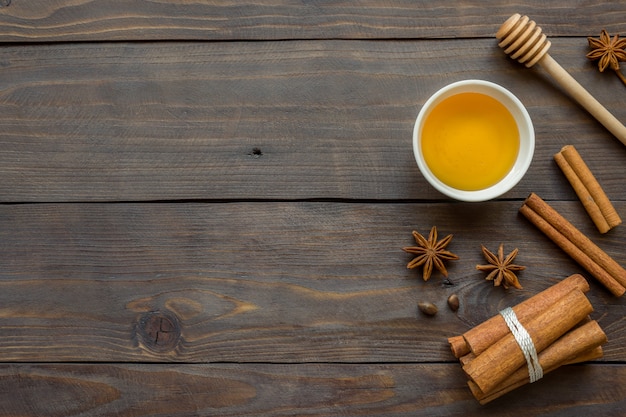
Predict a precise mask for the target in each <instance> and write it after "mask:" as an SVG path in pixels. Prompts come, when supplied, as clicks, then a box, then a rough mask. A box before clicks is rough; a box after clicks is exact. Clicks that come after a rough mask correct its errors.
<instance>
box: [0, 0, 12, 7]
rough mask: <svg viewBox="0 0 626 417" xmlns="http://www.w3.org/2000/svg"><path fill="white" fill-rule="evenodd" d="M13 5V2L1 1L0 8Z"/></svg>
mask: <svg viewBox="0 0 626 417" xmlns="http://www.w3.org/2000/svg"><path fill="white" fill-rule="evenodd" d="M10 5H11V0H0V7H9V6H10Z"/></svg>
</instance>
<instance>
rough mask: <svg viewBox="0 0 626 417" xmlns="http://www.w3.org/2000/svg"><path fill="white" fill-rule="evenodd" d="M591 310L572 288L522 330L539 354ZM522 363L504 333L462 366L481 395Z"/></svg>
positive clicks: (512, 339)
mask: <svg viewBox="0 0 626 417" xmlns="http://www.w3.org/2000/svg"><path fill="white" fill-rule="evenodd" d="M592 311H593V307H592V306H591V303H590V302H589V300H588V299H587V297H585V294H583V293H582V291H580V290H578V289H574V290H573V291H570V292H569V293H568V294H566V295H565V296H564V297H562V298H561V299H559V300H558V301H557V302H556V303H555V304H554V305H553V306H551V307H550V308H549V309H547V310H546V311H544V312H543V313H542V314H540V315H539V316H537V317H534V318H533V319H531V320H530V321H529V322H528V323H527V324H526V325H525V326H524V327H525V328H526V331H527V332H528V334H529V335H530V337H531V339H532V341H533V344H534V345H535V350H536V351H537V353H540V352H542V351H543V350H544V349H545V348H546V347H548V346H549V345H550V344H552V343H553V342H554V341H555V340H557V339H558V338H559V337H561V336H562V335H563V334H565V333H566V332H567V331H569V330H570V329H571V328H572V327H574V326H575V325H576V324H577V323H579V322H580V321H581V320H583V319H584V318H585V317H586V316H587V315H588V314H589V313H591V312H592ZM524 364H526V359H525V357H524V354H523V352H522V350H521V348H520V347H519V345H518V344H517V341H516V340H515V337H514V336H513V334H507V335H506V336H505V337H503V338H502V339H500V340H499V341H497V342H496V343H494V344H493V345H491V346H490V347H489V348H488V349H487V350H485V351H484V352H483V353H481V354H480V355H478V356H477V357H476V358H475V359H474V360H472V361H471V362H469V363H468V364H467V365H465V366H464V367H463V370H464V371H465V373H466V374H467V375H468V377H469V378H470V379H471V380H472V381H473V382H474V383H475V384H476V385H477V386H478V388H479V389H480V390H481V391H482V392H490V391H492V390H493V389H494V388H496V387H497V386H499V385H500V384H501V383H502V382H503V381H504V380H506V378H508V377H509V376H510V375H511V374H512V373H513V372H515V371H516V370H517V369H518V368H519V367H520V366H522V365H524Z"/></svg>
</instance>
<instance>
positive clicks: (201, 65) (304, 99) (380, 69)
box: [0, 38, 626, 202]
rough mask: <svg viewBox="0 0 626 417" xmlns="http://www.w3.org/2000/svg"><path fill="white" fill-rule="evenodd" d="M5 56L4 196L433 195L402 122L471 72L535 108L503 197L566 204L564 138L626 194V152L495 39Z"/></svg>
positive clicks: (570, 58) (13, 51)
mask: <svg viewBox="0 0 626 417" xmlns="http://www.w3.org/2000/svg"><path fill="white" fill-rule="evenodd" d="M552 49H553V51H554V52H553V55H554V56H555V58H556V59H558V60H559V61H560V62H561V64H562V65H564V66H565V67H566V68H567V69H568V70H569V71H571V72H572V74H573V75H574V76H575V77H576V78H578V79H579V81H580V82H581V83H582V84H583V85H585V86H587V87H588V88H589V89H590V90H591V91H593V93H594V95H596V97H597V98H598V100H600V102H602V103H603V104H604V105H605V106H606V107H607V108H608V109H609V110H610V111H612V112H613V113H614V114H615V116H616V117H618V118H619V119H621V120H626V106H624V95H623V94H615V91H616V89H622V88H623V86H622V85H621V84H620V81H619V80H618V79H617V77H615V76H614V75H612V74H601V73H599V72H598V71H597V69H596V68H595V66H594V65H593V64H591V63H589V62H587V60H586V58H585V57H584V54H585V52H586V51H587V46H586V40H584V39H580V38H574V39H557V40H555V41H554V45H553V47H552ZM433 51H437V52H436V53H433ZM459 56H463V57H464V59H462V60H460V59H459ZM2 66H3V68H2V77H0V149H1V150H2V152H0V176H1V177H2V181H1V182H0V201H2V202H51V201H61V202H70V201H78V202H80V201H140V200H178V199H205V200H209V199H210V200H216V199H217V200H220V199H278V200H287V199H302V198H307V199H309V198H323V199H326V198H332V199H367V200H374V199H375V200H378V199H383V200H386V199H388V200H400V199H427V200H433V199H441V198H442V195H441V194H439V193H438V192H436V191H435V190H434V189H432V187H430V186H428V185H427V183H426V182H425V180H424V179H423V177H422V176H421V174H420V173H419V170H418V169H417V165H416V163H415V160H414V157H413V151H412V142H411V141H412V138H411V137H412V130H413V124H414V121H415V117H416V116H417V113H418V111H419V109H420V107H421V105H422V104H423V103H424V102H425V101H426V100H427V98H428V97H429V96H430V95H431V94H432V93H434V92H435V91H436V90H437V89H438V88H440V87H442V86H444V85H446V84H448V83H450V82H453V81H457V80H459V79H467V78H481V79H487V80H490V81H494V82H497V83H499V84H501V85H503V86H505V87H507V88H509V89H510V90H511V91H512V92H513V93H514V94H516V95H517V96H518V97H519V98H520V100H521V101H522V102H523V103H524V104H525V105H526V106H527V108H528V110H529V112H530V114H531V117H532V118H533V122H534V125H535V131H536V136H537V149H536V153H535V158H534V161H533V164H532V166H531V169H530V172H529V173H528V175H527V176H526V177H525V178H524V179H523V180H522V182H521V183H520V184H518V186H517V187H516V188H515V189H514V190H513V191H511V192H510V193H508V194H507V195H506V196H505V198H516V199H522V198H525V197H526V196H527V195H528V193H529V192H531V191H534V192H536V193H538V194H540V195H542V196H543V198H545V199H575V198H576V196H575V194H574V192H573V190H572V189H571V187H570V186H569V184H568V183H567V181H566V180H565V178H564V176H563V175H562V173H561V172H560V170H559V169H558V167H557V166H556V164H555V163H554V161H553V160H552V156H553V155H554V153H556V152H557V151H559V150H560V148H561V147H562V146H563V145H566V144H572V145H575V146H576V148H577V149H579V151H580V153H581V154H582V155H583V158H584V159H585V161H586V162H587V164H588V165H589V167H590V169H591V170H592V171H593V172H594V174H595V175H596V176H597V178H598V180H599V181H600V183H601V184H602V186H603V187H605V191H606V192H607V194H608V195H609V198H611V199H616V200H625V199H626V188H625V187H624V186H623V173H624V157H625V156H626V147H624V146H623V145H622V144H621V143H620V142H619V141H618V140H617V139H615V138H614V137H612V136H611V134H610V133H608V132H607V131H606V130H605V129H604V128H603V127H602V126H601V125H600V124H599V123H598V122H597V121H595V120H594V119H593V118H592V117H591V116H590V115H588V114H587V113H586V112H585V111H584V110H583V109H582V108H580V107H579V106H578V105H577V104H576V103H574V102H573V101H572V100H571V99H570V98H569V97H567V96H566V95H565V94H564V93H563V92H562V91H561V90H560V89H559V88H558V87H557V86H556V85H555V83H554V82H552V81H551V80H550V79H549V78H548V77H547V75H546V74H543V73H542V72H541V71H540V70H535V69H530V70H529V69H525V68H523V67H522V66H520V65H518V64H516V63H515V62H513V61H512V60H510V59H509V58H507V57H506V56H505V55H504V53H503V52H502V51H501V50H500V49H499V48H498V47H497V46H496V45H495V41H494V40H457V41H454V42H449V41H406V42H398V41H389V42H386V41H384V42H383V41H293V42H261V43H258V42H255V43H247V42H243V43H240V42H231V43H156V44H145V43H139V44H134V43H104V44H54V45H44V46H24V45H22V46H19V47H18V46H15V47H11V46H8V47H5V48H4V49H3V58H2Z"/></svg>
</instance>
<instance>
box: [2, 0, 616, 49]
mask: <svg viewBox="0 0 626 417" xmlns="http://www.w3.org/2000/svg"><path fill="white" fill-rule="evenodd" d="M503 3H504V4H503ZM7 4H8V5H7ZM518 12H519V13H524V14H528V15H529V16H531V17H532V18H533V19H535V20H536V21H537V22H538V23H539V25H540V26H542V27H543V28H544V30H545V31H546V32H547V33H549V34H551V35H552V36H586V35H595V34H596V32H598V33H599V31H600V29H602V28H606V29H607V30H609V31H610V32H611V33H613V32H615V33H619V31H621V30H623V16H624V13H625V12H626V5H624V3H623V2H621V1H611V2H602V3H600V4H598V3H597V2H596V3H593V2H591V3H590V2H577V4H576V5H575V6H573V5H568V6H567V7H563V6H561V5H559V4H557V3H554V2H547V3H546V2H544V1H539V0H533V1H526V2H524V6H523V7H520V5H518V4H516V3H509V2H501V1H495V0H490V1H482V2H480V7H478V6H477V5H474V4H466V3H459V2H457V1H450V0H446V1H438V2H437V3H436V4H434V3H433V2H430V1H407V0H394V1H384V2H383V1H378V0H368V1H365V2H359V3H358V4H357V3H355V4H351V3H350V2H348V3H346V2H338V1H325V2H284V1H263V2H240V1H234V0H230V1H220V2H190V1H187V0H168V1H165V0H157V1H155V0H151V1H148V0H142V1H137V0H109V1H107V2H101V1H96V0H82V1H79V2H77V1H75V0H59V1H54V2H50V1H47V0H29V1H19V0H13V1H11V0H3V1H2V2H1V5H0V42H51V41H55V42H57V41H85V40H88V41H101V40H163V39H177V40H192V39H193V40H224V39H226V40H231V39H248V40H259V39H261V40H266V39H339V38H344V39H347V38H370V39H373V38H376V39H381V38H387V39H398V38H459V37H469V38H474V37H492V36H493V34H494V33H495V31H496V30H497V28H498V27H499V26H500V25H501V24H502V23H503V22H504V21H505V20H506V19H507V18H508V17H509V16H511V15H512V14H513V13H518ZM590 31H591V33H590Z"/></svg>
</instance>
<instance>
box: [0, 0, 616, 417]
mask: <svg viewBox="0 0 626 417" xmlns="http://www.w3.org/2000/svg"><path fill="white" fill-rule="evenodd" d="M525 3H526V5H524V6H523V7H522V6H520V4H519V2H508V1H476V2H458V1H447V0H446V1H438V2H428V1H402V0H396V1H386V2H383V1H374V0H371V1H365V2H340V1H306V2H305V1H303V2H278V1H264V2H239V1H222V2H208V1H206V2H205V1H186V0H167V1H166V0H143V1H136V0H111V1H95V0H81V1H77V0H58V1H54V2H52V1H49V0H11V1H9V0H2V1H1V2H0V6H1V7H0V42H2V43H1V45H0V202H1V204H0V415H1V416H81V417H82V416H122V417H126V416H209V415H211V416H218V415H219V416H270V415H271V416H275V415H279V416H461V415H463V416H478V415H480V416H483V415H485V416H490V415H493V416H516V415H524V416H574V415H598V416H599V415H602V416H623V415H626V347H625V346H626V319H625V315H626V307H625V305H626V304H625V301H624V298H623V297H622V298H616V297H614V296H612V295H611V294H610V293H609V292H608V291H607V290H605V289H604V288H603V287H602V286H601V285H599V284H598V283H597V282H596V281H595V280H594V279H593V278H591V277H589V275H587V274H586V272H585V271H584V270H583V269H582V268H581V267H580V266H579V265H578V264H576V263H575V262H574V261H573V260H571V258H569V257H568V256H567V255H566V254H565V253H564V252H563V251H561V250H560V249H559V248H558V247H557V246H555V245H554V244H553V243H552V242H551V241H550V240H548V239H547V238H546V237H545V236H543V235H542V234H541V233H540V232H539V231H538V230H537V229H536V228H535V227H533V226H532V225H531V224H530V223H529V222H528V221H526V220H525V219H524V218H523V217H522V216H520V215H519V214H518V209H519V207H520V205H521V204H522V201H523V200H524V199H525V197H526V196H527V195H528V194H529V193H530V192H535V193H537V194H538V195H540V196H541V197H542V198H544V199H545V200H547V201H548V202H549V203H550V204H551V205H552V206H553V207H555V208H556V209H558V210H559V211H560V212H561V213H562V214H563V215H564V216H565V217H567V218H568V219H569V220H570V221H571V222H572V223H573V224H575V225H576V226H577V227H578V228H579V229H581V230H582V231H583V232H584V233H585V234H587V236H589V237H590V238H591V239H592V240H593V241H594V242H595V243H596V244H597V245H598V246H600V247H601V248H602V249H604V250H605V251H606V252H607V253H608V254H609V255H611V256H612V257H613V258H614V259H615V260H616V261H617V262H619V263H620V264H621V265H623V266H626V251H625V250H624V248H625V247H626V226H625V225H622V226H618V227H617V228H616V229H614V230H612V231H611V232H609V233H607V234H605V235H601V234H599V233H598V231H597V230H596V229H595V227H594V226H593V224H592V223H591V221H590V219H589V217H588V216H587V214H586V213H585V211H584V210H583V208H582V205H581V204H580V202H579V201H578V199H577V197H576V195H575V194H574V192H573V190H572V188H571V186H570V185H569V183H567V181H566V180H565V178H564V176H563V175H562V173H561V171H560V170H559V169H558V167H557V166H556V165H555V163H554V161H553V160H552V156H553V154H554V153H555V152H557V151H558V150H559V149H560V148H561V147H562V146H563V145H566V144H572V145H575V146H576V148H577V149H578V150H579V152H580V153H581V154H582V155H583V158H584V159H585V161H586V162H587V164H588V165H589V167H590V168H591V170H592V171H593V172H594V174H595V175H596V177H597V178H598V180H599V181H600V183H601V184H602V186H603V187H604V189H605V191H606V192H607V194H608V195H609V197H610V198H611V200H612V201H613V203H614V205H615V207H616V208H617V210H618V212H619V213H620V214H621V216H622V217H623V218H626V187H625V186H624V182H625V180H626V169H625V167H626V147H624V145H622V144H621V143H620V142H619V141H618V140H617V139H616V138H614V137H613V136H612V135H611V134H610V133H608V131H606V130H605V129H604V128H603V127H602V126H601V125H600V124H599V123H598V122H597V121H595V119H593V118H592V117H591V116H590V115H589V114H588V113H587V112H586V111H585V110H583V109H582V108H581V107H580V106H579V105H577V104H576V103H575V102H573V101H572V100H571V99H570V98H569V97H568V96H567V95H566V94H565V93H564V92H563V90H562V89H561V88H560V87H559V86H558V85H557V84H556V83H555V82H554V81H553V80H552V79H550V77H549V76H547V74H546V73H545V72H542V70H541V68H533V69H525V68H523V67H522V66H521V65H519V64H516V63H515V62H513V61H512V60H510V59H509V58H508V57H506V56H505V55H504V53H503V52H502V51H501V50H500V49H499V48H498V47H497V43H496V40H495V38H494V34H495V32H496V31H497V29H498V27H499V26H500V24H502V23H503V22H504V21H505V20H506V19H507V18H508V17H509V16H510V15H511V14H513V13H516V12H519V13H522V14H527V15H529V16H530V17H531V18H532V19H534V20H536V21H537V22H538V24H540V26H542V28H543V30H544V32H545V33H546V34H548V36H549V37H550V39H551V41H552V48H551V50H550V54H551V55H552V56H553V57H554V58H555V59H556V60H557V61H558V62H559V63H560V64H561V65H562V66H563V67H564V68H565V69H566V70H567V71H569V72H570V73H571V74H572V75H573V76H574V77H575V78H576V79H578V80H579V81H580V83H581V84H582V85H584V86H585V87H586V88H587V89H588V90H589V91H590V92H592V94H593V95H594V96H595V97H597V98H598V100H599V101H600V102H602V103H603V104H604V105H605V106H606V107H607V108H608V109H609V110H610V111H611V112H612V113H613V114H614V115H615V116H616V117H617V118H618V119H620V120H622V121H626V86H624V85H622V84H621V82H620V80H619V79H618V78H617V77H616V76H615V75H614V74H612V73H611V71H607V72H605V73H600V72H599V71H598V69H597V66H596V65H595V64H594V63H592V62H590V61H588V60H587V59H586V58H585V54H586V53H587V52H588V50H589V48H588V45H587V39H586V38H587V36H594V37H598V36H599V34H600V31H601V29H603V28H605V29H607V30H608V31H609V33H610V34H611V35H614V34H617V33H620V32H621V33H625V32H626V19H625V17H626V3H624V2H621V1H612V2H602V3H598V2H570V1H560V2H557V1H553V2H546V1H538V0H537V1H528V2H525ZM625 71H626V69H625ZM467 78H479V79H485V80H489V81H493V82H496V83H498V84H501V85H503V86H504V87H506V88H508V89H510V90H511V91H512V92H513V93H514V94H515V95H517V96H518V97H519V98H520V100H521V101H522V102H523V103H524V104H525V105H526V106H527V108H528V111H529V113H530V115H531V117H532V119H533V122H534V125H535V131H536V136H537V148H536V152H535V157H534V160H533V163H532V166H531V168H530V171H529V172H528V174H527V175H526V176H525V177H524V179H523V180H522V181H521V182H520V183H519V184H518V185H517V186H516V187H515V188H514V189H513V190H512V191H510V192H508V193H507V194H506V195H504V196H503V197H502V198H499V199H497V200H495V201H491V202H486V203H460V202H454V201H452V200H450V199H447V198H445V197H443V196H442V195H440V194H439V193H438V192H436V191H435V190H434V189H432V188H431V187H430V186H429V185H428V184H427V183H426V181H425V180H424V178H423V177H422V176H421V174H420V173H419V171H418V168H417V166H416V164H415V161H414V158H413V154H412V145H411V135H412V129H413V123H414V120H415V117H416V115H417V113H418V111H419V109H420V108H421V106H422V105H423V103H424V102H425V100H426V99H427V98H428V97H429V96H430V95H431V94H432V93H434V92H435V91H436V90H437V89H439V88H440V87H442V86H444V85H446V84H448V83H451V82H453V81H458V80H461V79H467ZM432 226H437V227H438V229H439V231H440V233H441V234H442V235H444V234H448V233H452V234H454V239H453V241H452V243H451V245H450V246H449V249H450V250H452V251H453V252H454V253H456V254H457V255H459V257H460V259H459V260H458V261H455V262H449V263H448V264H447V266H448V269H449V272H450V276H449V280H447V281H446V280H445V279H443V277H442V276H441V275H440V274H434V276H433V277H432V278H431V279H430V280H429V281H428V282H424V281H423V280H422V278H421V273H420V272H419V271H417V270H407V269H406V264H407V262H408V261H409V260H410V259H411V257H410V255H408V254H406V253H404V252H403V251H402V250H401V248H402V247H403V246H407V245H411V244H412V243H413V238H412V236H411V232H412V231H413V230H417V231H419V232H421V233H428V231H429V229H430V228H431V227H432ZM500 243H504V245H505V249H506V250H507V251H509V250H512V249H513V248H515V247H517V248H519V250H520V252H519V255H518V258H517V259H516V261H517V262H518V263H520V264H523V265H525V266H527V269H526V270H525V271H523V272H521V273H520V280H521V283H522V285H523V287H524V288H523V290H515V289H509V290H504V289H503V288H501V287H493V285H492V284H491V283H490V282H488V281H485V279H484V277H485V275H484V273H481V272H480V271H476V270H475V265H476V264H479V263H484V260H483V258H482V254H481V252H480V245H481V244H484V245H486V246H487V247H489V248H491V249H492V250H495V249H496V248H497V247H498V245H499V244H500ZM573 273H583V274H584V275H585V276H586V277H588V278H589V281H590V285H591V290H590V292H589V293H588V296H589V299H590V301H591V302H592V304H593V306H594V309H595V311H594V313H593V314H592V318H594V319H596V320H598V322H599V323H600V325H601V326H602V328H603V329H604V331H605V332H606V334H607V335H608V338H609V342H608V343H607V344H606V345H605V346H604V357H603V358H602V359H600V360H595V361H593V362H591V363H586V364H582V365H573V366H566V367H563V368H561V369H559V370H558V371H556V372H554V373H551V374H549V375H548V376H546V377H545V378H544V379H543V380H541V381H539V382H538V383H536V384H532V385H527V386H525V387H523V388H520V389H518V390H516V391H514V392H513V393H510V394H508V395H507V396H505V397H503V398H500V399H499V400H496V401H494V402H492V403H490V404H488V405H485V406H481V405H479V404H478V402H477V401H476V400H475V399H474V398H473V397H472V395H471V393H470V391H469V389H468V388H467V386H466V378H465V376H464V374H463V372H462V370H461V368H460V365H459V364H458V362H457V361H456V360H455V359H454V357H453V356H452V354H451V353H450V350H449V348H448V344H447V338H448V337H449V336H453V335H457V334H461V333H463V332H464V331H466V330H468V329H470V328H471V327H473V326H475V325H477V324H479V323H481V322H482V321H484V320H486V319H488V318H489V317H491V316H493V315H495V314H497V313H498V311H499V310H501V309H502V308H504V307H506V306H511V305H515V304H517V303H519V302H521V301H523V300H525V299H527V298H529V297H530V296H532V295H534V294H536V293H538V292H540V291H542V290H543V289H545V288H547V287H549V286H550V285H552V284H554V283H556V282H558V281H559V280H561V279H563V278H564V277H566V276H568V275H571V274H573ZM452 293H456V294H458V296H459V298H460V300H461V307H460V309H459V311H458V312H457V313H453V312H452V311H450V310H449V309H448V308H447V307H446V306H445V301H446V299H447V297H448V296H449V295H450V294H452ZM421 300H426V301H431V302H433V303H435V304H436V305H438V306H439V313H438V314H437V315H436V316H434V317H432V318H429V317H425V316H424V315H422V314H420V313H419V312H418V310H417V307H416V304H417V302H418V301H421Z"/></svg>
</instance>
